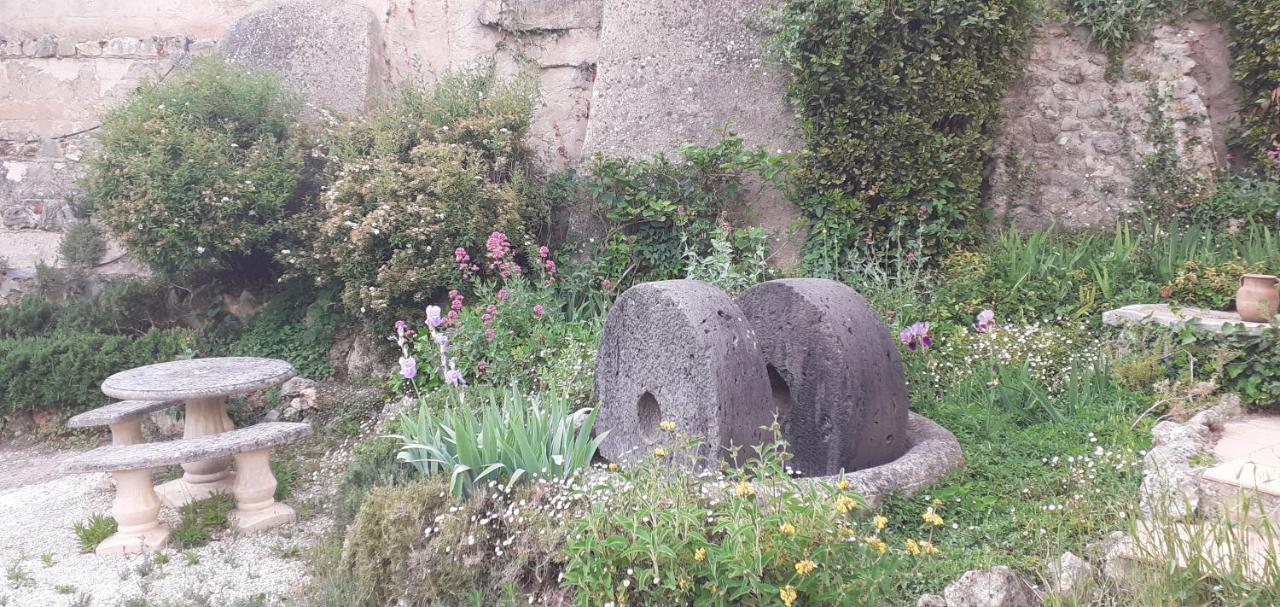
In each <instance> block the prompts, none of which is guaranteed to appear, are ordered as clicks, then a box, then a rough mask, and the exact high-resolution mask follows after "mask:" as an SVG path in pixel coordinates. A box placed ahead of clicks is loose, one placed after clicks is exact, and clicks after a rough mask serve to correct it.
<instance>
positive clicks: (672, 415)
mask: <svg viewBox="0 0 1280 607" xmlns="http://www.w3.org/2000/svg"><path fill="white" fill-rule="evenodd" d="M595 389H596V397H597V398H598V399H599V400H600V414H599V416H598V418H597V420H596V427H597V429H598V430H600V431H605V430H607V431H608V432H609V436H608V438H607V439H605V441H604V443H603V444H601V445H600V452H601V454H602V455H604V456H605V457H607V458H609V459H610V460H611V461H627V460H634V459H638V458H640V457H643V456H644V455H646V454H647V453H648V452H649V451H651V450H652V449H653V447H654V446H655V445H658V444H669V441H670V437H664V436H663V433H662V431H661V429H660V428H659V423H660V422H662V421H664V420H670V421H673V422H675V424H676V427H677V428H678V430H677V431H678V432H683V433H686V434H689V435H691V436H695V437H700V438H702V439H703V441H704V442H703V450H702V452H701V453H699V454H698V455H699V456H700V457H701V458H708V457H714V456H717V455H718V456H719V457H722V458H726V459H728V455H729V454H728V451H727V448H728V447H729V446H730V444H733V445H737V446H741V447H744V449H742V450H741V451H740V453H739V457H738V460H739V461H741V460H742V458H743V457H744V456H746V455H747V454H748V453H749V450H748V449H746V447H748V446H755V445H759V444H762V443H763V442H765V441H766V440H767V438H768V435H767V433H766V432H764V431H761V429H760V428H761V427H762V426H768V425H769V424H771V423H773V402H772V400H771V399H770V398H769V379H768V377H767V376H766V375H765V366H764V361H763V360H762V359H761V358H760V350H759V348H758V347H757V346H756V340H755V337H754V336H753V335H752V333H751V327H750V325H749V324H748V323H747V321H746V319H745V318H744V317H743V315H742V311H741V310H739V309H738V306H737V305H736V304H734V303H733V299H731V298H730V297H729V296H728V295H725V293H724V292H723V291H721V290H720V289H717V288H716V287H714V286H712V285H709V284H707V283H704V282H698V281H694V280H668V281H663V282H649V283H643V284H639V285H636V286H634V287H632V288H630V289H628V290H627V291H626V292H625V293H623V294H622V296H621V297H619V298H618V300H617V301H616V302H614V304H613V307H612V308H610V309H609V316H608V318H607V319H606V320H605V325H604V332H603V333H602V334H601V336H600V351H599V356H598V358H597V361H596V387H595ZM664 439H665V441H666V442H664ZM717 451H719V453H717ZM704 461H705V460H704Z"/></svg>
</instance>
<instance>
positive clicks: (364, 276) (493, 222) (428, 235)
mask: <svg viewBox="0 0 1280 607" xmlns="http://www.w3.org/2000/svg"><path fill="white" fill-rule="evenodd" d="M532 112H533V96H532V92H531V89H530V88H529V87H528V86H527V83H525V82H523V81H512V82H504V81H501V80H499V79H498V78H497V76H496V75H495V74H494V72H493V69H492V67H489V68H481V69H474V70H471V71H466V72H461V73H458V74H454V75H451V76H448V77H446V78H444V79H443V80H442V81H441V82H440V83H439V84H437V85H436V86H435V87H434V88H432V89H430V90H420V89H416V88H412V87H410V88H406V89H405V90H404V91H403V92H402V93H401V95H400V96H399V97H398V98H397V99H396V100H395V102H394V103H393V104H392V105H391V106H390V107H388V108H387V109H386V110H384V111H382V112H380V113H377V114H376V115H374V116H372V117H370V118H368V119H366V120H362V121H359V122H357V123H355V124H353V125H351V126H349V127H347V128H346V129H344V130H343V131H342V132H340V133H339V134H338V135H337V136H336V142H335V145H334V147H333V152H332V156H333V161H334V162H335V163H336V164H337V166H338V168H337V170H336V173H335V175H334V182H333V184H332V185H331V186H330V187H329V188H328V191H327V192H325V193H324V195H323V196H322V197H321V200H320V209H319V216H318V217H317V218H307V219H306V220H305V221H300V222H298V223H297V225H296V226H295V229H296V231H297V232H298V234H299V240H300V241H301V242H305V243H308V244H307V246H306V247H303V248H300V249H290V250H288V251H287V252H284V253H282V256H283V259H284V261H285V263H286V264H287V265H288V267H289V269H290V271H291V272H293V273H298V274H308V275H311V276H314V277H316V279H317V280H318V281H319V280H324V279H326V278H328V277H336V278H338V279H340V280H341V281H342V283H343V285H344V289H343V293H342V300H343V303H344V304H345V305H346V308H347V309H348V311H349V312H350V313H352V314H353V315H355V316H357V317H359V318H362V319H364V320H366V321H370V324H371V326H375V325H376V324H383V325H384V326H385V325H388V324H390V321H391V320H394V319H395V318H397V317H399V318H406V317H411V316H416V315H419V314H421V311H422V309H423V307H424V306H425V305H426V304H427V302H429V301H431V300H432V299H434V298H436V297H437V296H439V295H441V294H442V293H443V291H444V290H447V289H448V288H449V287H450V286H457V285H460V284H462V282H463V279H462V277H461V276H460V275H459V273H458V267H457V262H456V261H455V255H454V251H455V249H456V248H458V247H463V248H466V249H470V250H472V251H476V250H481V249H483V247H484V244H485V242H486V239H487V238H488V236H489V235H490V234H491V233H493V232H495V231H499V232H503V233H505V234H507V235H508V236H510V238H511V240H512V241H513V242H515V243H517V244H519V243H524V242H532V240H533V235H534V233H536V232H537V231H538V230H539V229H541V228H542V227H543V225H544V224H545V222H546V220H547V217H548V214H549V209H548V205H547V203H546V201H545V198H544V197H543V196H542V193H541V191H540V190H539V188H538V187H537V186H536V185H535V184H536V181H535V180H533V179H531V177H530V175H531V168H530V167H531V165H530V155H529V152H528V151H527V150H526V148H525V144H524V138H525V135H526V132H527V130H528V127H529V120H530V116H531V115H532ZM525 253H526V252H525V251H520V254H521V255H524V254H525Z"/></svg>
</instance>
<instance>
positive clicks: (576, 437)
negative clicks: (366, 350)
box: [398, 389, 608, 496]
mask: <svg viewBox="0 0 1280 607" xmlns="http://www.w3.org/2000/svg"><path fill="white" fill-rule="evenodd" d="M597 413H598V410H590V411H588V410H586V409H581V410H578V411H576V412H575V411H571V410H570V409H569V407H568V405H567V404H566V403H565V402H564V400H563V399H562V398H560V397H559V396H556V395H540V396H539V395H534V396H529V397H525V396H524V395H522V394H521V393H520V392H519V391H518V390H515V389H511V390H508V391H504V392H500V393H495V394H494V395H493V396H491V398H490V402H489V403H488V404H487V405H485V406H483V407H480V409H479V412H478V413H477V412H476V411H475V410H472V409H467V408H461V407H459V408H455V409H451V410H446V411H434V410H432V408H431V407H428V406H419V407H418V410H417V412H416V414H413V415H407V416H405V417H404V418H403V419H402V420H401V421H400V432H401V435H400V436H399V437H398V438H401V439H402V440H403V441H404V447H403V449H402V450H401V453H400V458H401V459H402V460H404V461H407V462H409V463H410V464H412V465H413V466H414V467H415V468H417V469H418V471H419V472H420V473H421V474H423V475H427V476H430V475H435V474H442V475H448V476H449V490H450V491H451V492H452V493H453V494H454V495H463V496H465V495H468V494H470V493H471V492H472V491H473V490H475V489H476V488H478V487H482V486H484V485H485V484H486V483H488V482H490V481H496V482H500V483H505V484H506V486H507V487H510V486H512V485H514V484H516V483H518V482H522V481H523V482H527V481H531V480H534V479H567V478H569V477H570V476H571V475H573V473H574V472H576V471H577V470H579V469H582V468H585V467H587V466H590V465H591V460H592V458H594V457H595V454H596V448H597V447H599V446H600V443H601V442H603V441H604V439H605V437H606V436H607V435H608V432H602V433H601V434H600V435H599V436H596V437H595V438H592V437H591V432H592V430H593V429H594V428H595V420H596V414H597Z"/></svg>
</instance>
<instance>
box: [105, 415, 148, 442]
mask: <svg viewBox="0 0 1280 607" xmlns="http://www.w3.org/2000/svg"><path fill="white" fill-rule="evenodd" d="M141 442H142V418H141V417H135V418H133V419H126V420H124V421H122V422H120V423H117V424H111V444H113V445H136V444H139V443H141Z"/></svg>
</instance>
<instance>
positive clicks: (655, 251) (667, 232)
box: [581, 134, 787, 284]
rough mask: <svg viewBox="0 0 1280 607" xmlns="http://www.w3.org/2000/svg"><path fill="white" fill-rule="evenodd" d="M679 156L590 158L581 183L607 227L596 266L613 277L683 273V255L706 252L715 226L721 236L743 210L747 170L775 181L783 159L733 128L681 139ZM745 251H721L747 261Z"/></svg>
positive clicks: (648, 277)
mask: <svg viewBox="0 0 1280 607" xmlns="http://www.w3.org/2000/svg"><path fill="white" fill-rule="evenodd" d="M680 156H681V159H680V161H679V162H676V161H672V160H670V159H668V158H667V157H666V156H665V155H663V154H656V155H654V156H653V157H652V158H649V159H647V160H631V159H625V158H607V157H604V156H597V157H596V158H595V159H594V160H593V162H592V166H591V170H590V171H589V173H588V174H587V175H586V176H584V177H583V178H582V184H581V187H582V190H583V191H584V193H585V195H586V196H587V198H588V199H589V200H590V201H591V202H592V203H593V204H594V208H595V209H597V210H598V211H599V212H600V214H601V215H602V217H601V219H602V220H603V222H604V223H605V225H607V226H608V227H609V233H608V236H607V238H606V239H605V242H604V247H603V249H602V250H601V251H599V252H598V255H599V256H600V257H601V259H600V260H599V261H598V262H597V265H599V266H600V267H599V269H598V273H600V274H603V275H604V276H606V277H610V278H611V279H612V280H613V281H614V282H616V283H619V284H629V283H630V282H631V281H636V282H641V281H645V280H664V279H670V278H681V277H683V275H684V273H685V271H686V266H687V260H686V257H688V256H690V255H692V256H694V257H701V256H704V255H709V254H711V253H712V252H713V243H712V240H713V238H714V237H715V236H716V234H717V233H720V234H722V236H721V237H722V238H723V237H724V236H723V234H724V233H725V231H726V228H727V227H728V226H729V224H730V221H729V220H730V219H731V218H733V217H734V216H735V214H736V215H738V216H740V215H741V214H742V213H743V212H744V211H745V200H744V197H745V196H746V195H747V194H748V193H749V190H748V188H747V184H746V181H745V180H746V179H747V178H748V176H752V175H754V176H758V177H760V178H762V179H764V180H766V181H776V180H778V179H779V178H780V176H781V175H782V173H783V171H784V170H785V167H786V163H787V158H786V157H785V156H778V157H770V156H769V154H768V153H767V152H766V151H764V150H762V149H754V150H752V149H748V148H747V147H746V146H745V145H744V143H743V141H742V138H741V137H738V136H737V135H733V134H729V135H727V136H726V137H725V138H724V139H722V140H721V141H720V142H719V143H717V144H716V145H714V146H710V147H699V146H692V145H686V146H683V147H681V148H680ZM733 244H738V243H736V242H735V243H733ZM753 244H758V243H753ZM750 253H754V251H753V250H752V251H748V250H745V249H735V250H733V251H730V252H727V253H726V254H727V255H729V256H731V257H732V258H733V261H734V262H746V261H747V260H745V259H743V257H744V255H747V254H750Z"/></svg>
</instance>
